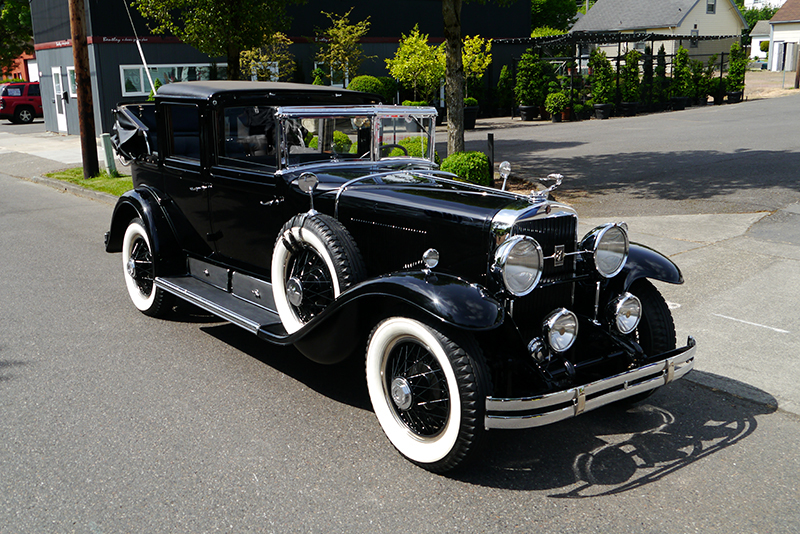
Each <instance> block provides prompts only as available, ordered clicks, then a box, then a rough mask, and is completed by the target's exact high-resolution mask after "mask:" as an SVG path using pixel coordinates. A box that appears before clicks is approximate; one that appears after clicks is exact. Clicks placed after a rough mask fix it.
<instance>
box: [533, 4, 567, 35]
mask: <svg viewBox="0 0 800 534" xmlns="http://www.w3.org/2000/svg"><path fill="white" fill-rule="evenodd" d="M577 12H578V5H577V4H576V3H575V0H531V27H532V28H540V27H543V26H547V27H550V28H555V29H557V30H567V29H569V27H570V26H571V25H572V21H573V20H574V19H575V14H576V13H577Z"/></svg>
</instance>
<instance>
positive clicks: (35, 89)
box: [28, 83, 41, 96]
mask: <svg viewBox="0 0 800 534" xmlns="http://www.w3.org/2000/svg"><path fill="white" fill-rule="evenodd" d="M28 96H41V93H40V92H39V84H38V83H34V84H31V85H29V86H28Z"/></svg>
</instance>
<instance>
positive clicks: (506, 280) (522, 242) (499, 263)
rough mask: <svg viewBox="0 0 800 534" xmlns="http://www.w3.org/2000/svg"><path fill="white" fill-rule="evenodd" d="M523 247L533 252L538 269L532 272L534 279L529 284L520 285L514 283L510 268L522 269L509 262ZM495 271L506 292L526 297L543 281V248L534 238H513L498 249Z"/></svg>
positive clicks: (517, 236) (519, 236)
mask: <svg viewBox="0 0 800 534" xmlns="http://www.w3.org/2000/svg"><path fill="white" fill-rule="evenodd" d="M521 247H529V249H528V250H532V251H533V253H534V255H535V257H536V264H537V265H538V267H537V268H536V269H535V271H531V272H532V277H531V278H530V279H529V280H528V282H527V283H525V284H522V285H519V284H516V283H514V281H512V279H511V275H512V273H511V272H510V270H511V269H509V267H520V265H515V264H513V263H509V260H512V258H513V256H512V254H513V253H514V251H515V250H516V251H519V249H520V248H521ZM493 270H494V271H495V272H496V273H498V274H499V276H500V278H501V280H502V282H503V287H504V288H505V290H506V291H508V292H509V293H510V294H511V295H513V296H515V297H524V296H525V295H527V294H529V293H530V292H531V291H533V290H534V289H536V286H537V285H539V281H540V280H541V279H542V272H543V270H544V253H543V252H542V247H541V246H540V245H539V243H538V242H537V241H536V240H535V239H533V238H532V237H528V236H521V235H516V236H512V237H510V238H508V239H506V240H505V241H504V242H503V244H501V245H500V246H499V247H497V250H496V251H495V253H494V266H493Z"/></svg>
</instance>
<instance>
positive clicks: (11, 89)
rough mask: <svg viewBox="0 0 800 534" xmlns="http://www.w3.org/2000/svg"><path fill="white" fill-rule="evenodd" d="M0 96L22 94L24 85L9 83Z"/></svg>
mask: <svg viewBox="0 0 800 534" xmlns="http://www.w3.org/2000/svg"><path fill="white" fill-rule="evenodd" d="M0 96H22V86H21V85H7V86H5V87H4V88H3V92H2V94H0Z"/></svg>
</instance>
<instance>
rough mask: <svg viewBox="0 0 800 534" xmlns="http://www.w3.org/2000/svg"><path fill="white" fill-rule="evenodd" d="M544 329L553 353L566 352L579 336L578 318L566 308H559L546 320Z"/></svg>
mask: <svg viewBox="0 0 800 534" xmlns="http://www.w3.org/2000/svg"><path fill="white" fill-rule="evenodd" d="M543 329H544V337H545V339H547V343H548V345H550V348H551V349H552V350H553V352H565V351H567V350H569V348H570V347H571V346H572V344H573V343H575V338H576V337H577V336H578V317H577V316H576V315H575V314H574V313H572V312H571V311H569V310H567V309H566V308H559V309H557V310H556V311H554V312H553V313H551V314H550V316H549V317H547V319H545V320H544V326H543Z"/></svg>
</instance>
